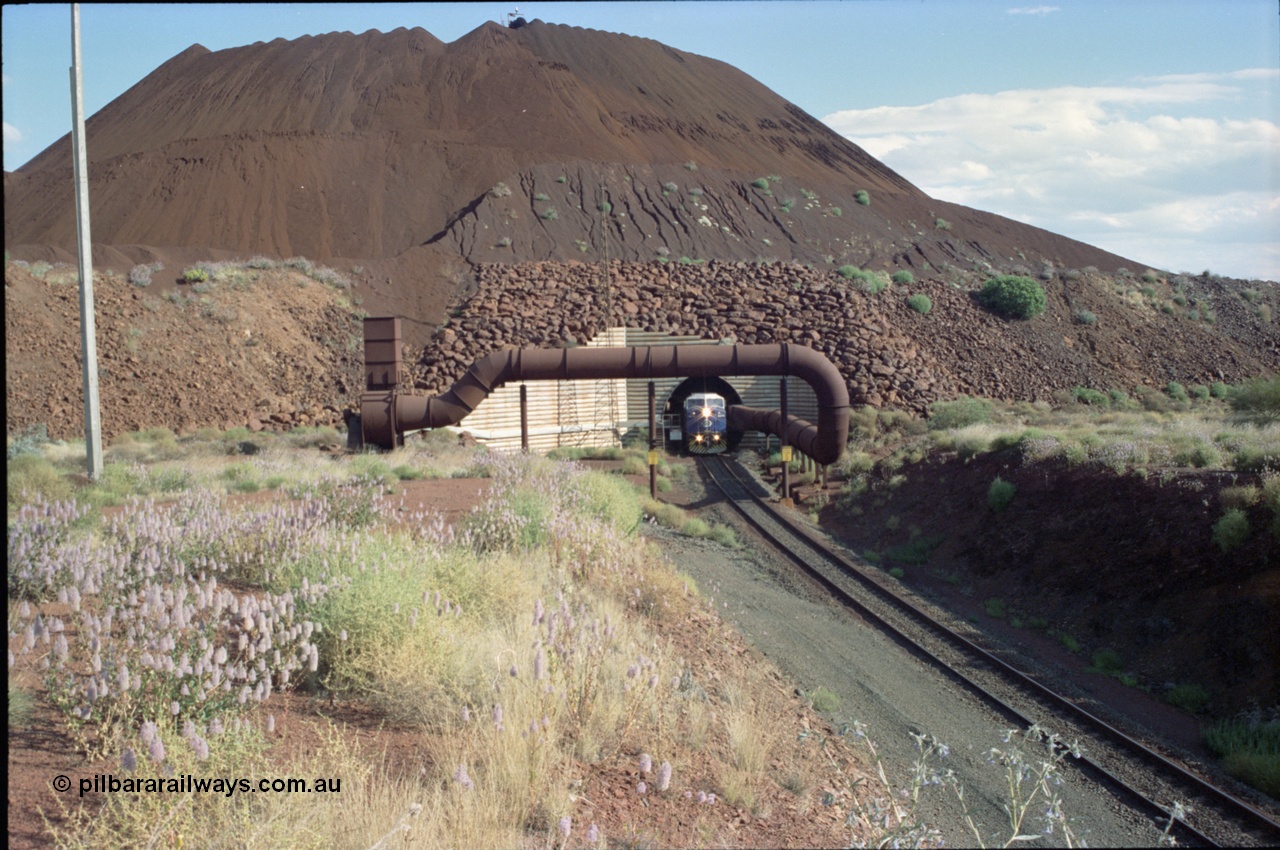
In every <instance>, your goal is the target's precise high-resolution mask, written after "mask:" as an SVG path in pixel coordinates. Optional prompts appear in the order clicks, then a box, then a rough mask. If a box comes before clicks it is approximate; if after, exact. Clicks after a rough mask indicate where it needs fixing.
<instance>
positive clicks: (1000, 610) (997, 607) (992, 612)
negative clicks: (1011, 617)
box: [983, 597, 1008, 620]
mask: <svg viewBox="0 0 1280 850" xmlns="http://www.w3.org/2000/svg"><path fill="white" fill-rule="evenodd" d="M983 609H984V610H986V612H987V616H988V617H994V618H995V619H997V620H1003V619H1004V618H1005V615H1006V614H1007V613H1008V610H1007V609H1006V608H1005V604H1004V600H1003V599H998V598H996V597H992V598H991V599H988V600H987V601H986V603H985V604H984V605H983Z"/></svg>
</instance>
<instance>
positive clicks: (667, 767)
mask: <svg viewBox="0 0 1280 850" xmlns="http://www.w3.org/2000/svg"><path fill="white" fill-rule="evenodd" d="M670 787H671V762H669V761H664V762H663V763H662V767H660V768H658V790H659V791H666V790H667V789H668V788H670Z"/></svg>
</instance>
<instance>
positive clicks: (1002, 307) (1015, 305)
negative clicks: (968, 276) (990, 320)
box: [978, 275, 1047, 319]
mask: <svg viewBox="0 0 1280 850" xmlns="http://www.w3.org/2000/svg"><path fill="white" fill-rule="evenodd" d="M978 300H979V302H981V303H982V305H983V306H984V307H986V308H987V309H989V310H992V311H993V312H996V313H998V314H1000V315H1002V316H1008V317H1009V318H1013V319H1031V318H1034V317H1036V316H1038V315H1040V314H1041V313H1043V312H1044V311H1045V306H1046V304H1047V300H1046V298H1045V294H1044V289H1043V288H1042V287H1041V286H1040V284H1039V283H1038V282H1036V281H1035V280H1033V279H1032V278H1029V277H1022V276H1020V275H997V276H995V277H993V278H989V279H988V280H987V281H986V283H984V284H983V285H982V291H981V292H979V293H978Z"/></svg>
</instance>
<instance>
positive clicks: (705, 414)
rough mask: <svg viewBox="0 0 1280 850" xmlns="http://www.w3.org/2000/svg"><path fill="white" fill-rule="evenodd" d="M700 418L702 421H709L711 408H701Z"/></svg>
mask: <svg viewBox="0 0 1280 850" xmlns="http://www.w3.org/2000/svg"><path fill="white" fill-rule="evenodd" d="M702 418H703V419H710V418H711V408H709V407H704V408H702Z"/></svg>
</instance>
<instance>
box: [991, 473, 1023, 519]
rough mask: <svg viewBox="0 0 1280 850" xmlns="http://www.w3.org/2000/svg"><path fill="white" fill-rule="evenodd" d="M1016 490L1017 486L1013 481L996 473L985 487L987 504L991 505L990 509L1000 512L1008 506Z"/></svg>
mask: <svg viewBox="0 0 1280 850" xmlns="http://www.w3.org/2000/svg"><path fill="white" fill-rule="evenodd" d="M1017 492H1018V488H1017V487H1016V486H1015V485H1014V484H1013V483H1011V482H1009V481H1005V480H1004V479H1003V478H1001V477H1000V476H998V475H997V476H996V479H995V480H994V481H992V482H991V486H990V487H988V488H987V504H988V505H990V506H991V510H993V511H995V512H996V513H1000V512H1001V511H1003V510H1004V509H1005V508H1007V507H1009V504H1010V503H1011V502H1012V501H1013V497H1014V495H1015V494H1016V493H1017Z"/></svg>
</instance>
